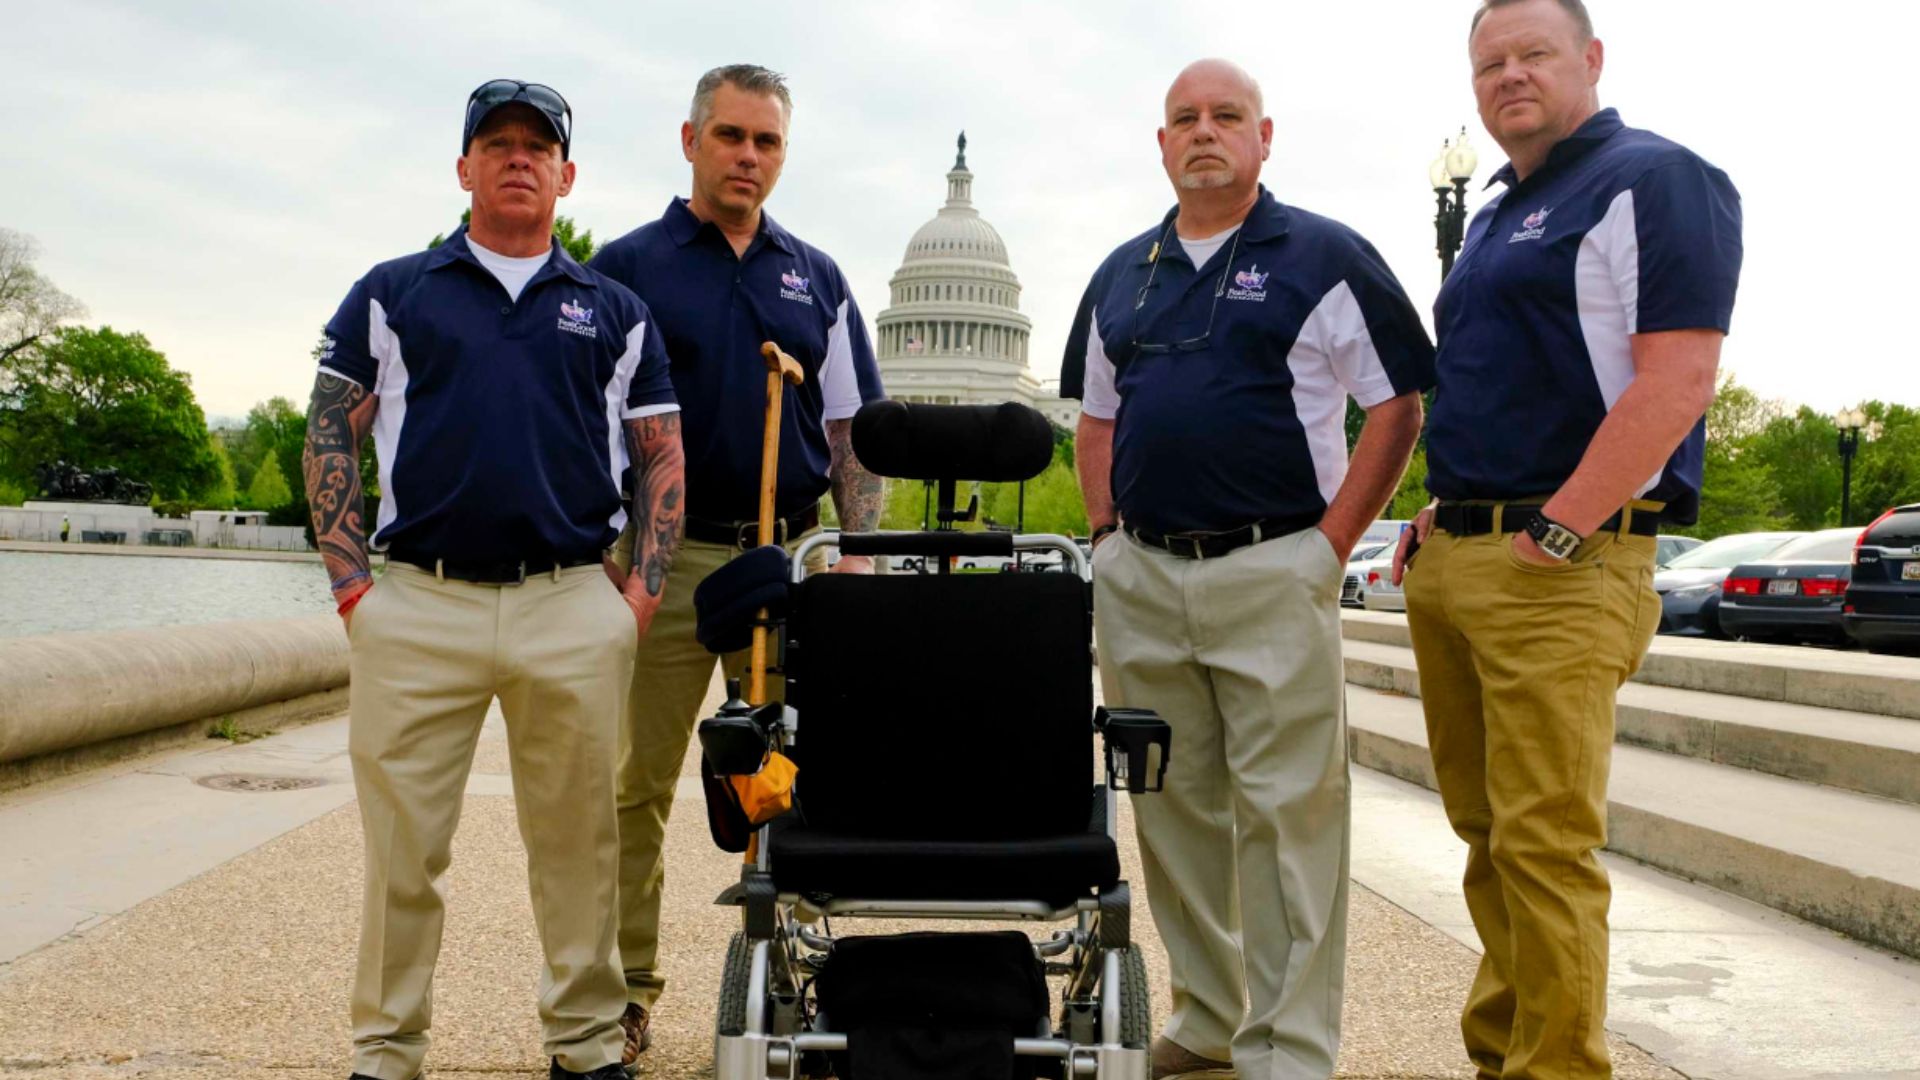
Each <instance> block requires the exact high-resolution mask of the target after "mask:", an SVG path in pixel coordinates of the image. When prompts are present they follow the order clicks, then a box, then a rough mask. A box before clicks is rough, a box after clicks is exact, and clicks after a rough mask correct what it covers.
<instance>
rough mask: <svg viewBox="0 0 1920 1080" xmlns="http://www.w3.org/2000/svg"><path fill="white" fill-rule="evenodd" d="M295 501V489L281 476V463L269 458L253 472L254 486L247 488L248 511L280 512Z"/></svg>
mask: <svg viewBox="0 0 1920 1080" xmlns="http://www.w3.org/2000/svg"><path fill="white" fill-rule="evenodd" d="M292 501H293V489H292V488H290V487H288V486H287V478H286V477H284V476H282V475H280V463H279V462H277V461H275V460H274V459H273V458H271V457H269V458H267V459H266V460H264V461H262V462H261V463H260V467H259V468H258V469H255V470H254V471H253V485H252V486H251V487H249V488H247V509H249V510H278V509H280V508H281V507H283V506H285V505H287V504H288V503H290V502H292Z"/></svg>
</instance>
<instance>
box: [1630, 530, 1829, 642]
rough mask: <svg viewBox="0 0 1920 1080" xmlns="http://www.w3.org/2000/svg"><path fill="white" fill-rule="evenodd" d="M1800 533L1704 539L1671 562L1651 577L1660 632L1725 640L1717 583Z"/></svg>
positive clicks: (1770, 552) (1748, 534)
mask: <svg viewBox="0 0 1920 1080" xmlns="http://www.w3.org/2000/svg"><path fill="white" fill-rule="evenodd" d="M1805 535H1806V534H1805V533H1797V532H1763V533H1736V534H1734V535H1732V536H1722V537H1720V538H1719V539H1717V540H1709V541H1707V542H1706V543H1704V544H1702V545H1700V546H1699V547H1697V548H1694V549H1693V550H1692V551H1689V552H1687V553H1686V554H1684V555H1681V556H1679V557H1677V558H1675V559H1674V560H1673V561H1672V562H1671V563H1668V564H1667V565H1666V567H1665V568H1663V569H1661V570H1658V571H1656V572H1655V573H1654V575H1653V591H1654V592H1657V593H1659V594H1660V632H1661V633H1663V634H1689V635H1705V636H1707V637H1725V636H1726V632H1725V631H1723V630H1721V629H1720V583H1721V582H1722V581H1725V580H1726V577H1727V571H1729V570H1732V569H1733V568H1734V567H1736V566H1738V565H1740V564H1741V563H1743V562H1752V561H1753V560H1755V559H1764V558H1766V557H1767V556H1769V555H1771V554H1773V553H1774V552H1775V551H1776V550H1778V549H1779V547H1780V546H1781V545H1782V544H1785V543H1786V542H1787V541H1789V540H1795V539H1798V538H1800V537H1802V536H1805Z"/></svg>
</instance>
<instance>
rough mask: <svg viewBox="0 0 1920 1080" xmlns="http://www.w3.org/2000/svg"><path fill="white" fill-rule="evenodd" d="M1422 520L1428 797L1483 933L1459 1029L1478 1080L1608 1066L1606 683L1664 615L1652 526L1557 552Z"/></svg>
mask: <svg viewBox="0 0 1920 1080" xmlns="http://www.w3.org/2000/svg"><path fill="white" fill-rule="evenodd" d="M1512 543H1513V537H1512V535H1511V534H1509V535H1506V536H1498V535H1486V536H1473V537H1455V536H1451V535H1448V534H1446V533H1443V532H1438V531H1436V532H1435V533H1434V534H1433V535H1432V536H1431V537H1430V538H1429V539H1428V541H1427V543H1426V544H1425V545H1424V546H1423V547H1422V548H1421V549H1420V553H1419V555H1418V557H1417V558H1416V559H1415V560H1414V565H1413V567H1412V569H1410V570H1409V571H1408V574H1407V578H1406V592H1407V623H1408V626H1409V628H1410V629H1411V631H1412V634H1413V651H1414V659H1415V661H1416V662H1417V663H1418V665H1419V668H1420V693H1421V703H1422V705H1423V706H1424V707H1425V710H1426V715H1427V738H1428V743H1429V745H1430V747H1431V748H1432V753H1433V765H1434V772H1435V774H1436V775H1437V777H1438V779H1439V783H1440V796H1441V799H1442V801H1443V802H1444V803H1445V805H1446V810H1447V817H1448V819H1449V821H1450V822H1451V823H1452V825H1453V829H1454V832H1456V833H1458V834H1459V836H1460V838H1461V839H1462V840H1465V841H1466V842H1467V869H1466V877H1465V881H1464V890H1465V893H1466V901H1467V909H1468V911H1469V912H1470V913H1471V914H1472V916H1473V923H1474V927H1475V929H1477V930H1478V931H1479V934H1480V941H1481V943H1482V945H1484V946H1485V950H1486V951H1485V952H1484V954H1483V955H1482V956H1481V960H1480V968H1479V972H1478V974H1477V975H1476V976H1475V978H1474V982H1473V987H1472V989H1471V990H1470V991H1469V993H1468V996H1467V1003H1466V1008H1465V1010H1464V1012H1463V1014H1462V1017H1461V1024H1460V1026H1461V1032H1462V1035H1463V1036H1464V1038H1465V1041H1466V1047H1467V1053H1468V1055H1469V1056H1470V1057H1471V1058H1472V1059H1473V1061H1474V1063H1475V1065H1476V1066H1478V1068H1479V1075H1480V1077H1481V1078H1482V1080H1495V1078H1504V1080H1518V1078H1522V1077H1525V1078H1529V1080H1534V1078H1538V1080H1547V1078H1554V1080H1558V1078H1562V1077H1607V1076H1611V1075H1612V1067H1611V1065H1610V1064H1609V1062H1608V1058H1607V1044H1606V1031H1605V1023H1606V1015H1607V908H1608V904H1609V902H1610V899H1611V896H1612V893H1611V890H1610V888H1609V886H1608V883H1607V872H1606V869H1605V868H1604V867H1602V866H1601V865H1600V861H1599V859H1598V858H1597V857H1596V856H1595V854H1594V853H1595V851H1596V850H1597V849H1599V848H1601V847H1603V846H1605V844H1606V842H1607V772H1608V766H1609V764H1610V762H1611V760H1612V752H1613V706H1614V696H1615V693H1616V692H1617V691H1618V689H1619V687H1620V684H1621V683H1623V682H1625V681H1626V680H1627V679H1628V677H1630V676H1631V675H1632V674H1633V673H1634V672H1635V671H1636V670H1638V669H1639V666H1640V661H1641V658H1642V657H1644V656H1645V655H1646V651H1647V645H1648V644H1649V643H1650V642H1651V641H1652V639H1653V633H1654V630H1655V628H1656V627H1657V626H1658V625H1659V621H1660V599H1659V597H1658V596H1657V595H1655V593H1654V591H1653V561H1654V560H1653V553H1654V540H1653V538H1652V537H1643V536H1632V535H1627V536H1615V535H1612V534H1608V533H1601V534H1599V535H1597V536H1595V537H1593V538H1592V539H1589V540H1588V541H1587V542H1586V543H1585V544H1583V545H1581V548H1580V550H1579V551H1578V552H1577V553H1576V554H1575V556H1574V558H1573V559H1572V560H1571V561H1570V562H1569V563H1568V564H1567V565H1565V566H1558V567H1536V566H1532V565H1528V564H1525V563H1522V562H1521V561H1520V560H1519V558H1518V557H1517V556H1515V555H1514V554H1513V551H1512Z"/></svg>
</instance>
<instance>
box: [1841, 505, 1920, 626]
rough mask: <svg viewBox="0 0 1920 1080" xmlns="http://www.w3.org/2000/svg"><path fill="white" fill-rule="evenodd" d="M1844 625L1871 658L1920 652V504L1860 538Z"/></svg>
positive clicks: (1889, 515) (1890, 515)
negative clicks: (1879, 655)
mask: <svg viewBox="0 0 1920 1080" xmlns="http://www.w3.org/2000/svg"><path fill="white" fill-rule="evenodd" d="M1842 619H1843V621H1844V622H1845V624H1846V627H1847V633H1849V634H1851V635H1853V639H1854V640H1855V641H1858V642H1859V643H1860V644H1862V645H1865V646H1866V647H1867V649H1868V651H1870V652H1877V653H1879V652H1914V651H1920V503H1916V504H1914V505H1911V506H1897V507H1895V508H1893V509H1892V510H1889V511H1887V512H1886V513H1885V514H1882V515H1880V520H1878V521H1876V522H1874V523H1873V524H1871V525H1869V526H1867V528H1866V531H1864V532H1862V533H1861V534H1860V545H1859V547H1858V548H1857V549H1855V551H1854V556H1853V579H1852V582H1851V584H1849V585H1848V586H1847V597H1846V606H1845V609H1844V614H1843V616H1842Z"/></svg>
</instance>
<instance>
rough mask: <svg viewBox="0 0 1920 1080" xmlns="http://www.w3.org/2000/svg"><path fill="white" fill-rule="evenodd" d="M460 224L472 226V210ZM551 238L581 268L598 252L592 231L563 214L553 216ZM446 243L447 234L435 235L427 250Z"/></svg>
mask: <svg viewBox="0 0 1920 1080" xmlns="http://www.w3.org/2000/svg"><path fill="white" fill-rule="evenodd" d="M460 224H462V225H471V224H473V209H472V208H471V207H469V208H467V209H465V210H462V211H460ZM553 238H554V239H556V240H558V241H560V246H561V247H563V248H565V249H566V251H567V254H569V255H571V256H573V261H574V262H577V263H579V264H580V265H582V266H585V265H586V264H587V263H588V262H590V261H591V260H592V259H593V257H594V255H596V254H598V253H599V251H600V249H599V248H598V247H596V246H594V243H593V230H592V229H586V230H579V229H578V228H577V227H576V226H575V225H574V223H573V219H572V218H570V217H568V216H566V215H565V214H556V215H554V218H553ZM446 242H447V234H445V233H435V234H434V236H433V239H431V240H429V241H427V248H428V250H432V249H433V248H437V247H439V246H440V245H441V244H444V243H446Z"/></svg>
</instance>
